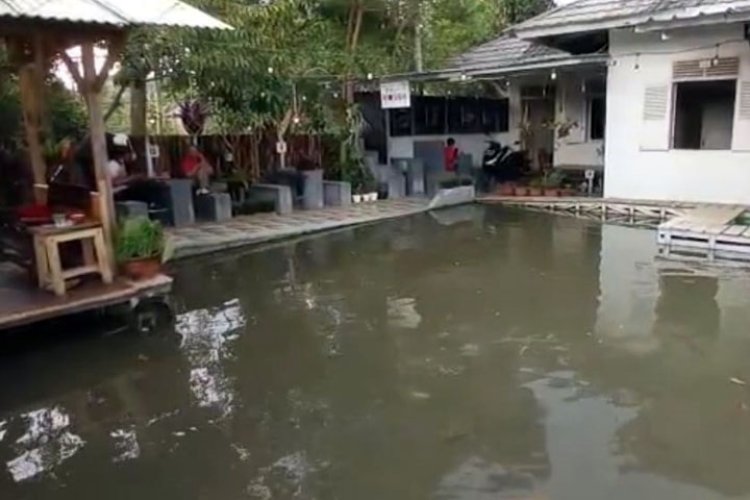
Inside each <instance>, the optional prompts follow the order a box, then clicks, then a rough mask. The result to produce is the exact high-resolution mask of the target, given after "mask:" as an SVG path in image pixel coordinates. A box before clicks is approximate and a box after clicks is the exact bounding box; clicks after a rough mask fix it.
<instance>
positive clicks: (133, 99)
mask: <svg viewBox="0 0 750 500" xmlns="http://www.w3.org/2000/svg"><path fill="white" fill-rule="evenodd" d="M146 130H147V129H146V82H145V80H142V79H138V80H136V81H134V82H133V83H132V84H131V85H130V134H131V135H133V136H138V137H144V136H145V135H146Z"/></svg>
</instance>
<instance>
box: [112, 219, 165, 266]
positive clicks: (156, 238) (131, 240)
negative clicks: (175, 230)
mask: <svg viewBox="0 0 750 500" xmlns="http://www.w3.org/2000/svg"><path fill="white" fill-rule="evenodd" d="M115 253H116V256H117V262H118V264H119V265H120V268H121V270H122V272H123V273H124V274H125V275H126V276H128V277H129V278H131V279H133V280H144V279H149V278H153V277H154V276H156V275H157V274H159V272H160V271H161V266H162V263H163V262H166V260H167V259H168V253H169V252H168V251H167V244H166V238H165V236H164V229H163V228H162V226H161V224H160V223H159V222H156V221H152V220H150V219H148V218H147V217H132V218H128V219H124V220H123V221H122V222H121V223H120V226H119V227H118V230H117V235H116V239H115Z"/></svg>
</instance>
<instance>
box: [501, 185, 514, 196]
mask: <svg viewBox="0 0 750 500" xmlns="http://www.w3.org/2000/svg"><path fill="white" fill-rule="evenodd" d="M497 192H498V194H500V196H513V195H514V194H516V186H515V185H513V184H512V183H510V182H503V183H502V184H500V187H499V188H498V189H497Z"/></svg>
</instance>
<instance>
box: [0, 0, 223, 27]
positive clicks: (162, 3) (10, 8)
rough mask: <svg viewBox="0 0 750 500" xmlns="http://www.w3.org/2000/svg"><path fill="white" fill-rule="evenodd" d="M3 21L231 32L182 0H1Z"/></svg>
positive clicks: (0, 9) (0, 14)
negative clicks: (159, 27) (147, 26)
mask: <svg viewBox="0 0 750 500" xmlns="http://www.w3.org/2000/svg"><path fill="white" fill-rule="evenodd" d="M0 18H13V19H29V20H32V19H36V20H44V21H58V22H73V23H90V24H103V25H113V26H118V27H125V26H139V25H162V26H184V27H190V28H213V29H231V27H230V26H229V25H227V24H225V23H223V22H221V21H219V20H218V19H216V18H214V17H212V16H210V15H208V14H206V13H205V12H203V11H201V10H199V9H197V8H195V7H193V6H191V5H188V4H187V3H185V2H181V1H179V0H0Z"/></svg>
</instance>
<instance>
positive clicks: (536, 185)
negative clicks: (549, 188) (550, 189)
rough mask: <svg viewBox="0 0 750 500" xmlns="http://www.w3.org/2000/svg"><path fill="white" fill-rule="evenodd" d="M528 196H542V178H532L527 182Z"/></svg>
mask: <svg viewBox="0 0 750 500" xmlns="http://www.w3.org/2000/svg"><path fill="white" fill-rule="evenodd" d="M528 196H542V180H541V179H533V180H532V181H531V182H529V188H528Z"/></svg>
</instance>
